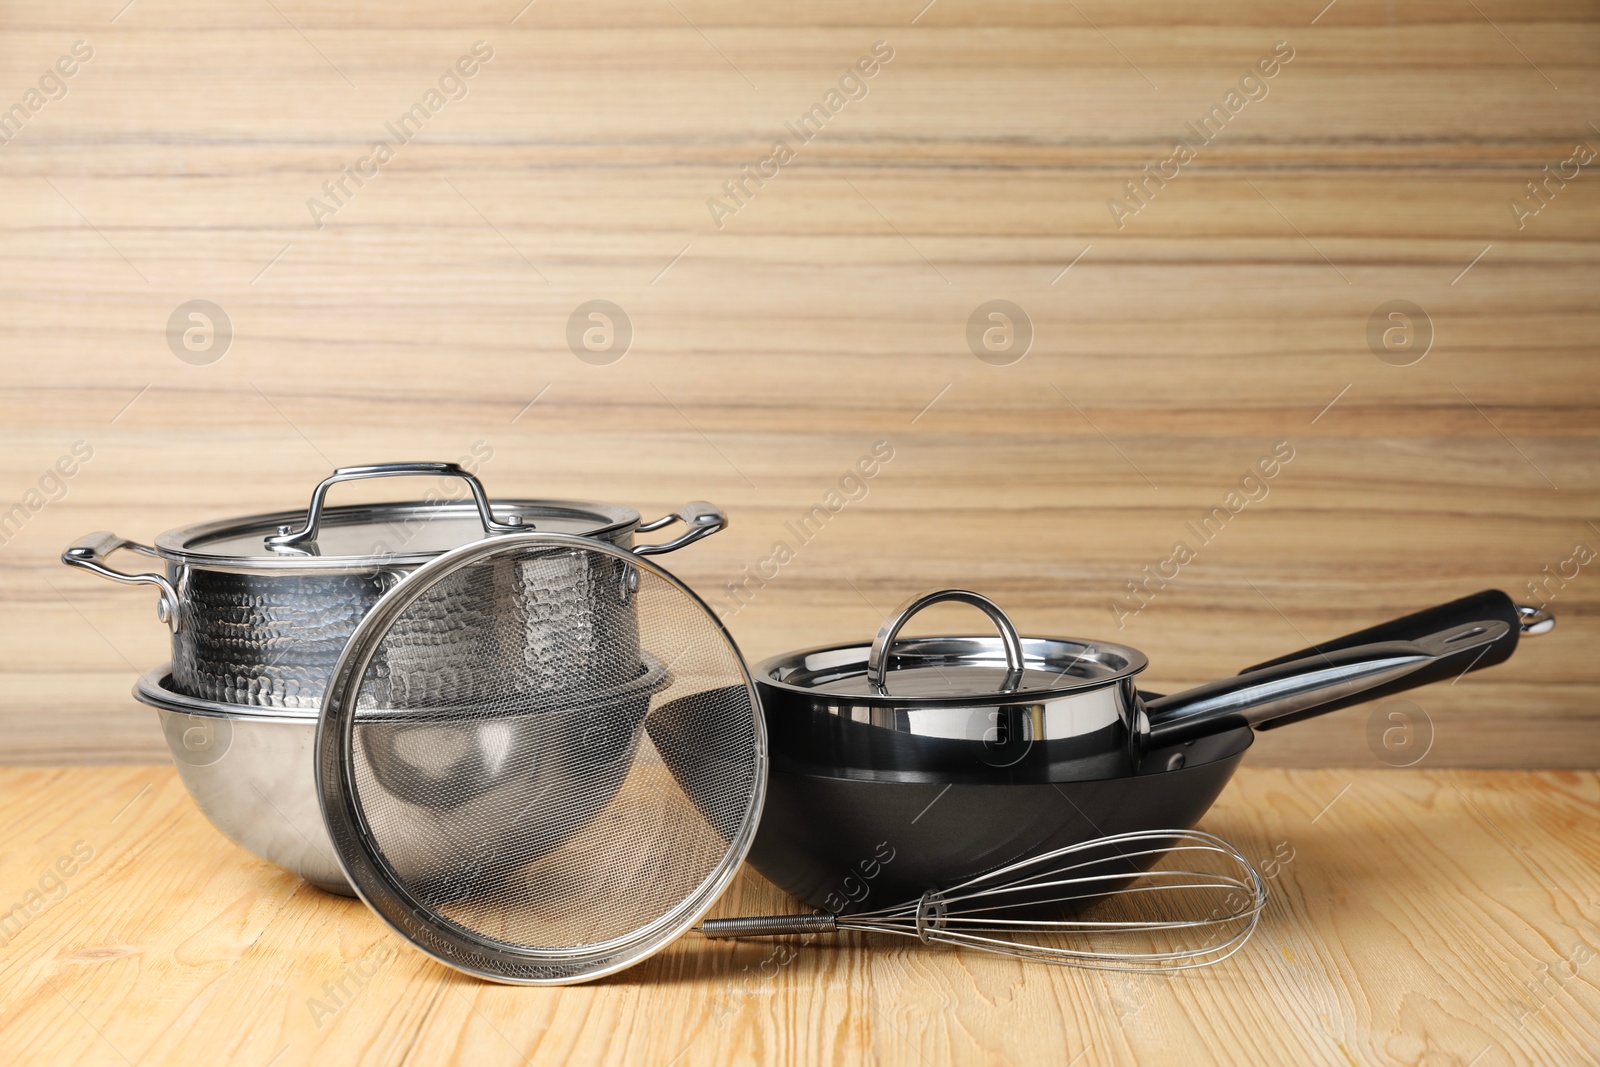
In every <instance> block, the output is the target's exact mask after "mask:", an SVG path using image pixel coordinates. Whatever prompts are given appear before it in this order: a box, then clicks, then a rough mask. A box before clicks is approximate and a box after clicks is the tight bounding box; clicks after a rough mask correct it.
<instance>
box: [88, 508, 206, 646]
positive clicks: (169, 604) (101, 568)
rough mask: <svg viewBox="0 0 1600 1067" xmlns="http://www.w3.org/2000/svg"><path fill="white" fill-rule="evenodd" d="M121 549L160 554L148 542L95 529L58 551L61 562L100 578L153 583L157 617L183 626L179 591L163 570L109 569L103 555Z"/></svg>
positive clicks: (173, 627) (172, 625) (172, 627)
mask: <svg viewBox="0 0 1600 1067" xmlns="http://www.w3.org/2000/svg"><path fill="white" fill-rule="evenodd" d="M120 549H127V550H128V551H130V552H138V553H140V554H141V555H145V556H156V557H157V558H159V557H160V553H158V552H157V551H156V550H155V549H153V548H151V547H150V546H149V545H141V544H139V543H138V542H137V541H130V540H128V539H127V538H126V537H119V536H117V535H116V534H114V533H112V532H111V531H110V530H98V531H96V532H95V533H92V534H84V535H83V536H82V537H80V538H78V539H77V540H76V541H74V542H73V544H72V547H70V548H68V549H67V550H66V551H65V552H63V553H61V562H62V563H65V564H66V565H67V566H69V567H79V568H82V569H83V570H86V571H90V572H91V573H94V574H98V575H99V576H100V577H102V578H109V579H111V580H112V581H113V582H121V583H122V584H123V585H153V586H155V587H156V588H157V589H159V590H161V596H160V598H158V599H157V600H156V617H157V618H159V619H160V620H161V621H162V622H164V623H166V624H167V628H168V629H170V630H171V631H172V632H173V633H177V632H178V630H179V629H180V628H181V627H182V623H183V620H182V618H181V614H182V613H181V612H179V610H178V603H179V601H178V591H177V590H176V589H174V588H173V586H172V583H171V582H170V581H168V580H167V576H166V575H164V574H157V573H155V572H154V571H147V572H145V573H144V574H129V573H128V572H126V571H118V570H112V569H111V567H109V566H107V565H106V557H107V556H109V555H111V553H113V552H116V551H118V550H120Z"/></svg>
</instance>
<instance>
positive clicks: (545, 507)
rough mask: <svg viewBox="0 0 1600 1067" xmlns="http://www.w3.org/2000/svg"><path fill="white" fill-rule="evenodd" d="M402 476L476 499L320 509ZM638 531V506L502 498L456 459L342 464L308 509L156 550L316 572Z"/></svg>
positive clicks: (195, 531) (163, 542) (207, 527)
mask: <svg viewBox="0 0 1600 1067" xmlns="http://www.w3.org/2000/svg"><path fill="white" fill-rule="evenodd" d="M396 475H431V476H437V477H444V478H459V479H461V480H462V481H464V482H465V483H466V484H467V488H468V489H469V491H470V493H471V496H472V499H471V500H470V501H467V502H463V503H435V502H430V501H422V500H414V501H406V502H400V503H384V504H360V505H349V506H342V507H333V508H329V507H324V505H323V501H324V498H325V496H326V494H327V491H328V488H329V487H330V486H332V485H334V484H336V483H338V482H345V481H356V480H361V479H367V478H385V477H392V476H396ZM638 525H639V513H638V512H637V511H635V510H633V509H632V508H626V507H617V506H613V505H609V504H591V503H585V502H581V501H570V500H497V501H493V502H491V501H490V500H489V498H488V495H487V494H486V493H485V492H484V489H483V485H482V483H480V482H479V481H478V479H477V478H475V477H474V476H473V475H472V474H470V473H468V472H467V471H466V470H465V469H464V468H462V467H460V466H458V465H457V464H454V463H393V464H383V465H379V466H371V467H345V468H341V469H339V470H336V471H334V472H333V474H332V475H330V476H329V477H328V478H326V479H324V480H323V481H322V483H321V484H320V485H318V486H317V488H316V490H315V491H314V492H313V493H312V495H311V503H310V505H309V506H308V507H307V508H306V509H305V510H303V511H280V512H275V513H272V514H268V515H251V516H247V517H244V518H234V519H220V520H214V521H210V522H202V523H195V524H193V525H189V526H183V527H179V528H178V529H175V530H169V531H167V532H166V533H164V534H162V535H161V536H160V537H159V538H157V539H156V549H157V551H158V553H159V554H160V555H161V556H162V557H164V558H166V559H169V560H173V561H176V562H181V563H196V564H202V565H205V564H211V565H232V566H241V565H242V566H247V567H250V568H252V569H256V568H287V569H297V570H298V569H302V568H318V567H324V566H350V565H352V564H358V565H359V564H376V563H384V564H417V563H421V562H424V561H426V560H429V559H432V558H434V557H435V556H438V555H440V554H441V553H444V552H447V551H449V550H450V549H453V548H459V547H461V546H462V545H466V544H470V543H472V542H474V541H479V540H482V539H483V538H484V537H486V536H489V535H491V534H503V533H511V532H516V531H525V530H539V531H544V532H549V533H564V534H571V535H574V536H579V537H595V536H604V535H606V534H610V533H615V532H618V531H622V530H631V529H634V528H636V527H637V526H638Z"/></svg>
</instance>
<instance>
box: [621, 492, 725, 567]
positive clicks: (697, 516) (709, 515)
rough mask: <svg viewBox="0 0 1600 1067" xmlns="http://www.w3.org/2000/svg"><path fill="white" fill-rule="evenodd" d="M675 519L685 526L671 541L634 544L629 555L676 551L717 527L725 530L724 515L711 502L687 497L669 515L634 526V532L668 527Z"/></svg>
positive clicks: (659, 553) (713, 531)
mask: <svg viewBox="0 0 1600 1067" xmlns="http://www.w3.org/2000/svg"><path fill="white" fill-rule="evenodd" d="M675 522H681V523H683V524H684V525H685V526H687V527H688V529H687V530H685V531H684V532H683V533H681V534H679V535H678V536H677V537H675V538H673V539H672V540H671V541H663V542H661V543H660V544H655V545H635V546H634V549H633V554H634V555H636V556H659V555H661V554H663V553H665V552H676V551H677V550H678V549H680V548H682V547H683V546H684V545H692V544H694V543H695V542H696V541H698V540H700V539H701V538H704V537H710V536H711V535H712V534H714V533H716V532H717V531H718V530H725V529H727V526H728V516H727V515H726V514H724V513H723V510H722V509H721V508H719V507H717V506H716V505H715V504H708V503H707V502H706V501H704V500H691V501H689V502H688V503H687V504H685V505H683V507H681V508H679V509H678V510H677V511H674V512H672V513H671V514H669V515H663V516H661V518H659V519H657V520H655V521H654V522H647V523H644V524H643V525H641V526H639V527H638V530H637V532H639V533H651V532H653V531H655V530H660V529H664V528H665V527H668V526H671V525H672V524H673V523H675Z"/></svg>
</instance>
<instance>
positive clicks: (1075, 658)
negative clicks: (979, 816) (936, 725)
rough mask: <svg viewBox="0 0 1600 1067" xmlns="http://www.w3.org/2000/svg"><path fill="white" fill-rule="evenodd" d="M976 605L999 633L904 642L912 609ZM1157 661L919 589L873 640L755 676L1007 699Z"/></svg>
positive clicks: (800, 655)
mask: <svg viewBox="0 0 1600 1067" xmlns="http://www.w3.org/2000/svg"><path fill="white" fill-rule="evenodd" d="M943 602H956V603H963V604H970V605H971V606H973V607H976V608H978V609H979V610H981V611H983V612H984V613H985V614H987V615H988V616H989V618H990V619H992V620H993V621H994V623H995V626H996V627H997V628H998V629H999V630H1000V636H998V637H950V636H941V637H913V638H906V639H901V640H897V638H898V636H899V633H900V629H901V628H902V627H903V626H904V625H905V624H906V623H907V622H908V621H909V620H910V618H911V616H913V615H915V614H916V613H917V612H919V611H921V610H922V609H923V608H926V607H929V606H930V605H932V604H937V603H943ZM1148 665H1149V661H1148V660H1146V659H1145V656H1144V653H1142V652H1139V651H1138V650H1137V649H1132V648H1128V647H1127V646H1125V645H1116V644H1110V643H1108V642H1101V641H1080V640H1075V639H1071V638H1055V637H1019V636H1018V635H1017V631H1016V627H1014V626H1013V625H1012V623H1011V620H1010V619H1009V618H1008V617H1007V616H1006V614H1005V612H1004V611H1002V610H1001V609H1000V607H999V605H997V604H995V603H994V601H992V600H990V599H988V598H987V597H984V596H980V595H979V594H977V593H973V592H969V591H967V590H964V589H945V590H941V591H939V592H936V593H928V594H925V595H923V596H918V597H914V598H912V599H911V600H909V601H907V602H906V603H905V604H904V605H902V606H901V608H900V609H899V610H898V611H897V612H895V614H893V615H891V616H890V617H889V618H888V619H887V620H886V621H885V622H884V624H883V626H882V627H881V628H880V629H879V630H878V634H877V637H876V638H875V639H874V640H873V641H872V642H871V643H870V644H848V645H833V646H829V647H825V648H814V649H807V650H805V651H803V652H791V653H787V654H784V655H781V656H776V657H773V658H772V659H769V660H767V661H766V662H764V663H762V664H761V666H760V667H759V668H758V669H757V671H756V677H757V678H758V679H759V680H760V681H761V682H763V683H765V684H768V685H776V686H780V687H782V688H785V689H790V690H793V691H796V692H801V693H805V694H807V695H813V696H815V695H837V696H841V697H848V698H853V699H857V700H861V701H864V702H867V703H896V704H922V703H952V702H956V703H970V702H973V701H982V702H987V703H1006V702H1010V701H1012V700H1014V699H1015V698H1018V697H1027V698H1029V699H1039V698H1042V697H1046V696H1050V695H1054V694H1060V693H1070V692H1075V691H1081V690H1086V689H1096V688H1100V687H1103V686H1105V685H1109V684H1111V683H1113V682H1116V681H1119V680H1121V679H1123V678H1131V677H1132V676H1134V675H1136V674H1138V673H1139V672H1140V671H1142V670H1144V669H1145V667H1146V666H1148Z"/></svg>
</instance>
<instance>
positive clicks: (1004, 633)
mask: <svg viewBox="0 0 1600 1067" xmlns="http://www.w3.org/2000/svg"><path fill="white" fill-rule="evenodd" d="M947 602H948V603H956V604H968V605H970V606H972V607H975V608H977V609H978V610H979V611H981V612H983V613H984V614H985V615H987V616H989V621H991V622H993V623H994V625H995V629H997V630H999V631H1000V641H1001V644H1003V645H1004V646H1005V650H1006V669H1007V670H1006V678H1005V681H1004V682H1003V683H1002V684H1001V687H1000V692H1002V693H1007V692H1010V691H1011V690H1013V689H1015V688H1016V687H1017V684H1018V683H1019V682H1020V681H1021V680H1022V668H1023V661H1022V638H1021V637H1018V636H1017V628H1016V627H1015V626H1013V625H1012V623H1011V619H1010V618H1009V617H1008V616H1007V615H1006V613H1005V612H1004V611H1003V610H1001V608H1000V605H999V604H996V603H995V602H994V601H992V600H990V599H989V598H988V597H986V596H983V595H982V594H980V593H974V592H972V591H971V590H969V589H941V590H939V591H938V592H936V593H923V594H922V595H921V596H914V597H912V598H911V599H910V600H907V601H906V602H905V603H904V604H901V605H900V607H899V609H898V610H897V611H895V613H894V614H893V615H891V616H889V617H888V618H887V619H885V620H884V622H883V625H882V626H880V627H879V628H878V635H877V636H876V637H874V638H873V639H872V648H870V649H869V650H868V651H867V680H868V681H870V682H871V683H872V684H873V686H874V687H876V688H877V689H878V691H879V692H882V691H883V688H884V686H885V685H886V684H887V682H888V679H889V655H890V653H891V652H892V651H893V648H894V639H895V638H896V637H898V636H900V630H901V629H902V628H903V627H904V626H905V624H906V623H908V622H910V621H911V616H913V615H915V614H916V613H917V612H919V611H921V610H922V609H923V608H927V607H932V606H933V605H934V604H943V603H947Z"/></svg>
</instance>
